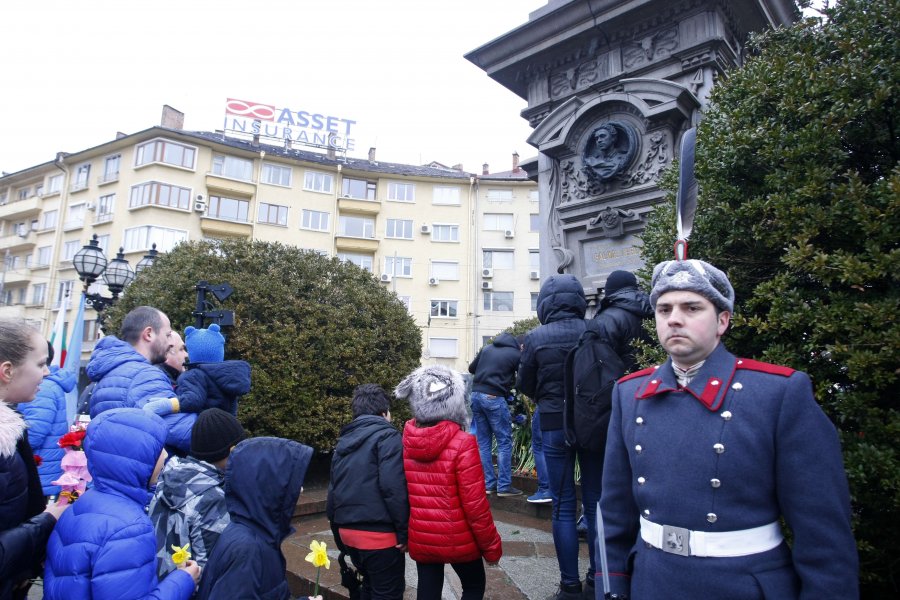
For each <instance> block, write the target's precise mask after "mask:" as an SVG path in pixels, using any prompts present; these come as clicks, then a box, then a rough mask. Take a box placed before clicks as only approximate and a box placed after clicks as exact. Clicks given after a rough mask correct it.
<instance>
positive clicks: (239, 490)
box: [199, 437, 312, 600]
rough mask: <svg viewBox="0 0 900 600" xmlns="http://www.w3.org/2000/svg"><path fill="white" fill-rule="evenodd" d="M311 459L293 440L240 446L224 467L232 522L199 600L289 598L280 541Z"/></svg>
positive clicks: (214, 555) (208, 567)
mask: <svg viewBox="0 0 900 600" xmlns="http://www.w3.org/2000/svg"><path fill="white" fill-rule="evenodd" d="M311 457H312V448H310V447H309V446H304V445H302V444H298V443H297V442H294V441H291V440H283V439H279V438H267V437H259V438H252V439H249V440H244V441H243V442H241V443H240V444H238V445H237V446H236V447H235V449H234V451H233V452H232V453H231V456H230V458H229V459H228V467H226V469H225V503H226V504H227V505H228V513H229V514H230V515H231V523H229V525H228V527H226V528H225V531H223V532H222V535H220V536H219V541H218V542H216V545H215V546H214V547H213V551H212V554H210V556H209V560H208V561H207V563H206V569H204V570H203V576H202V578H201V579H200V593H199V599H200V600H220V599H222V598H267V599H271V600H287V599H289V598H290V597H291V593H290V590H289V589H288V583H287V579H286V578H285V559H284V554H282V553H281V542H282V541H283V540H284V538H286V537H287V536H288V535H289V534H290V532H291V516H292V515H293V514H294V506H295V505H296V504H297V498H298V497H299V496H300V488H301V486H302V485H303V478H304V477H305V476H306V469H307V467H308V466H309V461H310V458H311Z"/></svg>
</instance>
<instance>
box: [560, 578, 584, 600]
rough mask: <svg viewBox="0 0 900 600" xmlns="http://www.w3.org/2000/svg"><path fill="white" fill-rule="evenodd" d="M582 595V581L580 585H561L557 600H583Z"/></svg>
mask: <svg viewBox="0 0 900 600" xmlns="http://www.w3.org/2000/svg"><path fill="white" fill-rule="evenodd" d="M581 594H582V592H581V582H580V581H579V582H578V583H560V584H559V591H558V592H557V593H556V600H582V597H581Z"/></svg>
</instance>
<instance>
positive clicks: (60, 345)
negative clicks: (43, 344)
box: [50, 292, 69, 368]
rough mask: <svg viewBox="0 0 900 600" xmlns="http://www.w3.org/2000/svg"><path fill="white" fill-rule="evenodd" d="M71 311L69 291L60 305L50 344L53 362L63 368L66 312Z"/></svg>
mask: <svg viewBox="0 0 900 600" xmlns="http://www.w3.org/2000/svg"><path fill="white" fill-rule="evenodd" d="M68 312H69V293H68V292H66V294H65V295H64V296H63V299H62V303H60V306H59V312H58V313H57V314H56V323H55V324H54V325H53V333H52V334H51V335H50V345H51V346H53V362H51V363H50V365H51V366H53V365H55V366H57V367H60V368H62V367H63V366H64V365H65V364H66V313H68Z"/></svg>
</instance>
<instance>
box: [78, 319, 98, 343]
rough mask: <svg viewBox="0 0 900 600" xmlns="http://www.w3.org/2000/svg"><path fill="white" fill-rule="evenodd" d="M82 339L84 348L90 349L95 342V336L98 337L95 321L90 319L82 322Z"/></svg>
mask: <svg viewBox="0 0 900 600" xmlns="http://www.w3.org/2000/svg"><path fill="white" fill-rule="evenodd" d="M83 335H84V337H83V338H81V339H82V340H84V344H85V347H87V348H92V347H93V346H94V343H95V342H96V341H97V336H98V335H99V333H98V330H97V321H96V320H95V319H90V320H87V321H85V322H84V330H83Z"/></svg>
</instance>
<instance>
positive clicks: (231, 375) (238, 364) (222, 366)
mask: <svg viewBox="0 0 900 600" xmlns="http://www.w3.org/2000/svg"><path fill="white" fill-rule="evenodd" d="M194 369H196V370H199V371H201V372H203V373H204V374H205V375H206V377H207V378H208V379H209V380H210V381H212V382H213V383H214V384H215V385H216V387H218V388H219V389H220V390H221V391H222V393H223V395H229V396H243V395H244V394H249V393H250V364H249V363H247V362H246V361H243V360H226V361H224V362H218V363H199V364H193V365H189V370H194Z"/></svg>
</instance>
